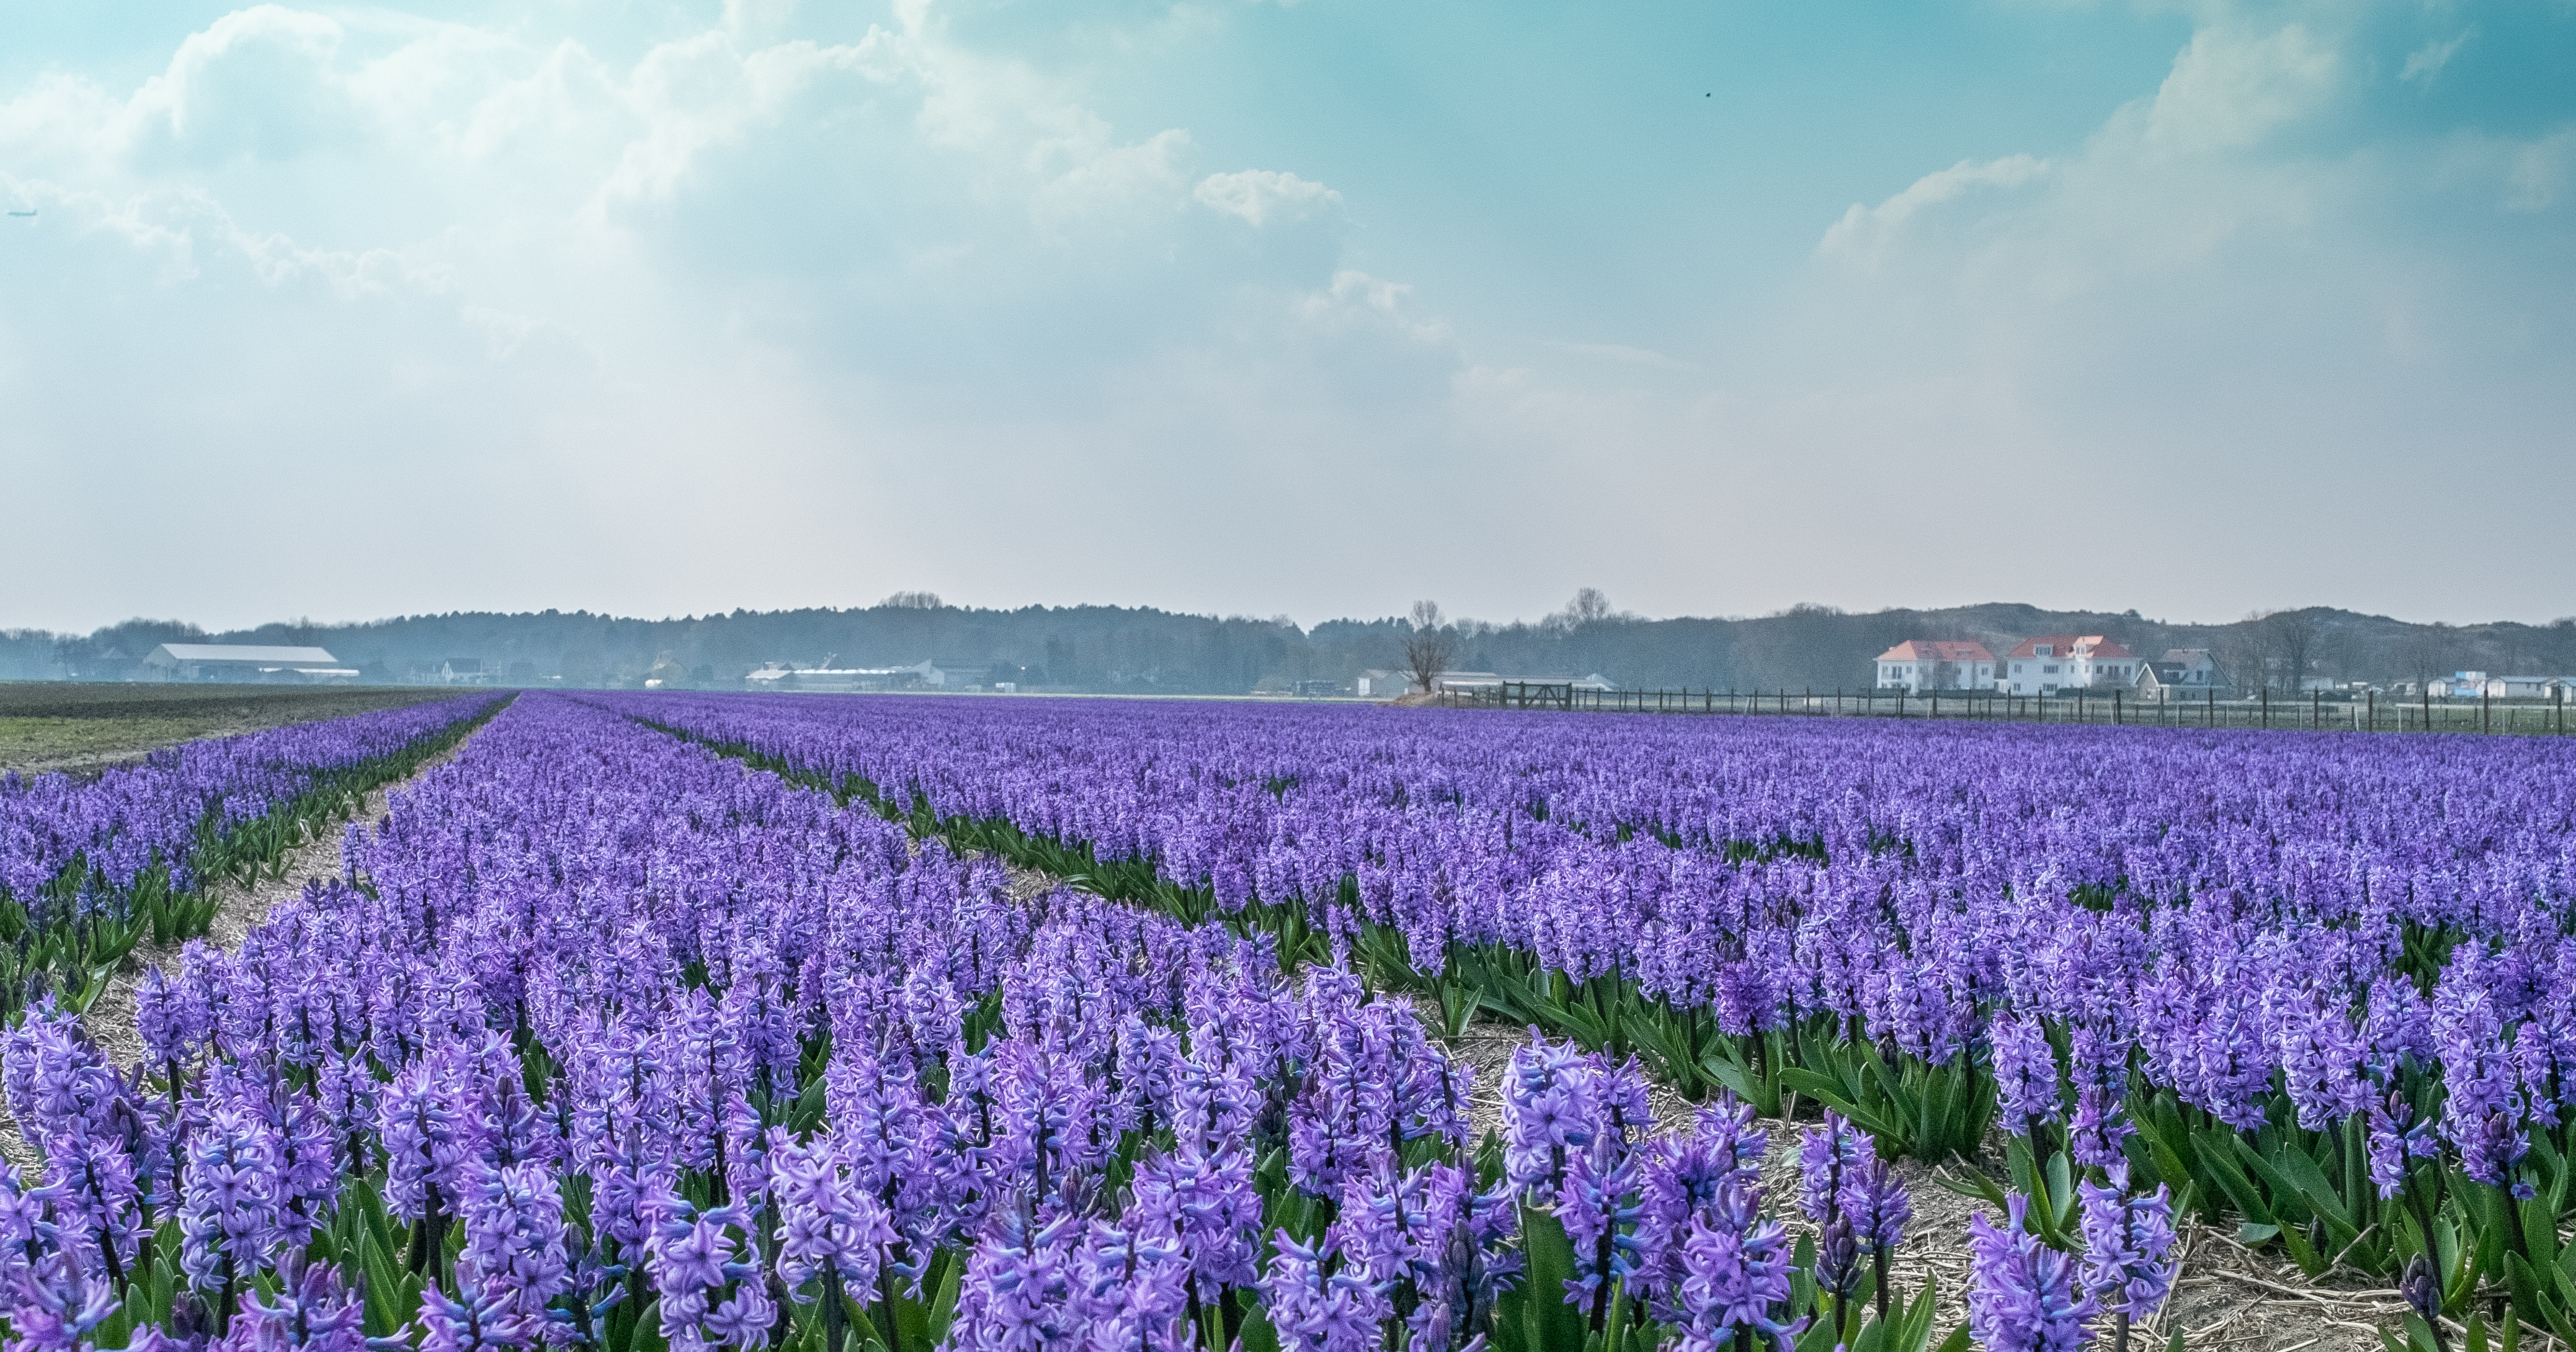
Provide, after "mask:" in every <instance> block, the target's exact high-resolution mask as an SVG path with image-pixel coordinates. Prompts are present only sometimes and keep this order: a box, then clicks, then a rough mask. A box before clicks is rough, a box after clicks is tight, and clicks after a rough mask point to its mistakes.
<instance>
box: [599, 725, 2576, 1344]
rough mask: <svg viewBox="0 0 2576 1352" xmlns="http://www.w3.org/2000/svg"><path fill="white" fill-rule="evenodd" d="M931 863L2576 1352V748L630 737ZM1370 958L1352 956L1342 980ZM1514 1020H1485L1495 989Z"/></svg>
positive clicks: (1495, 733) (1713, 739)
mask: <svg viewBox="0 0 2576 1352" xmlns="http://www.w3.org/2000/svg"><path fill="white" fill-rule="evenodd" d="M607 703H608V705H609V707H612V708H615V709H617V710H619V711H622V712H625V713H627V714H628V715H630V716H632V717H636V718H639V719H643V720H646V721H649V722H651V723H653V724H654V725H656V726H661V727H665V728H670V729H674V730H677V731H680V732H682V733H684V734H686V735H689V736H691V737H694V738H697V739H700V740H701V741H703V742H705V743H707V744H710V745H714V746H718V747H720V748H723V749H725V750H727V751H729V752H732V753H734V754H738V755H743V756H746V757H749V758H751V759H753V760H754V761H755V762H757V763H760V764H765V765H769V766H772V767H774V768H776V769H778V770H780V771H782V772H784V773H787V774H790V775H793V776H795V777H798V778H800V779H802V780H804V781H806V782H810V783H815V784H820V785H825V786H828V787H831V788H832V789H834V790H835V791H836V792H838V793H841V794H842V795H844V796H845V797H849V798H852V799H853V800H857V799H865V800H867V801H871V802H874V803H876V804H877V805H879V806H880V807H881V808H882V809H883V810H884V811H885V812H886V813H887V814H888V815H890V816H893V817H897V818H900V819H903V820H905V821H907V822H909V823H910V824H911V825H912V826H913V827H914V828H915V830H916V831H917V832H921V833H937V834H944V835H946V836H948V837H949V838H951V839H958V840H964V841H967V842H970V843H976V844H982V845H987V846H990V847H992V848H996V849H1000V850H1003V851H1005V852H1007V853H1012V854H1015V855H1017V856H1019V857H1020V858H1021V859H1022V861H1023V862H1028V863H1032V864H1038V865H1046V866H1053V867H1058V868H1062V869H1064V870H1066V871H1067V872H1068V873H1070V874H1074V875H1077V876H1081V877H1084V878H1085V879H1086V880H1087V881H1089V882H1091V883H1092V884H1093V885H1097V886H1105V887H1106V890H1108V891H1110V892H1112V893H1113V894H1118V895H1129V896H1134V897H1137V898H1139V899H1148V900H1155V899H1159V901H1160V902H1161V903H1162V904H1163V905H1165V907H1166V909H1179V910H1181V911H1183V912H1184V913H1190V914H1200V913H1204V914H1209V915H1221V916H1234V917H1238V918H1247V917H1249V918H1257V920H1258V924H1257V925H1252V926H1247V925H1246V924H1243V923H1237V924H1236V926H1235V927H1236V928H1237V929H1238V930H1242V931H1247V932H1250V931H1251V930H1253V929H1257V928H1260V927H1264V926H1266V927H1268V928H1269V929H1270V930H1272V931H1274V932H1282V933H1294V932H1296V931H1295V930H1292V929H1289V928H1287V927H1286V926H1284V925H1283V923H1282V921H1281V919H1280V917H1281V916H1282V914H1283V913H1293V917H1294V919H1295V921H1296V922H1297V924H1298V925H1300V926H1304V927H1310V928H1311V929H1312V931H1314V932H1315V933H1317V934H1318V935H1321V936H1325V937H1326V938H1327V939H1328V940H1329V948H1330V950H1331V951H1332V952H1335V953H1338V954H1342V955H1346V956H1348V957H1350V958H1351V959H1352V960H1353V961H1354V962H1356V963H1358V964H1360V965H1361V966H1362V967H1363V969H1365V970H1371V971H1373V972H1374V973H1375V974H1376V975H1377V976H1378V977H1379V978H1380V979H1390V980H1391V979H1398V978H1402V977H1406V976H1410V977H1411V978H1412V979H1414V980H1415V981H1416V982H1417V983H1418V984H1421V985H1422V987H1423V989H1425V990H1441V991H1444V992H1446V993H1444V994H1443V997H1442V998H1443V1001H1444V1007H1445V1008H1447V1009H1449V1010H1451V1011H1452V1012H1453V1013H1454V1012H1457V1011H1459V1010H1461V1009H1464V1010H1467V1011H1472V1010H1475V1009H1478V1008H1482V1009H1484V1010H1486V1011H1488V1012H1499V1013H1501V1014H1502V1015H1504V1016H1505V1017H1506V1018H1508V1019H1509V1020H1511V1021H1513V1022H1522V1021H1535V1022H1538V1023H1540V1024H1542V1025H1545V1026H1547V1027H1549V1028H1550V1029H1551V1030H1552V1031H1556V1032H1560V1033H1563V1034H1565V1035H1568V1036H1572V1037H1575V1038H1577V1039H1579V1040H1581V1041H1582V1042H1583V1043H1584V1044H1586V1045H1587V1046H1595V1047H1605V1048H1607V1049H1609V1050H1611V1051H1613V1052H1614V1053H1615V1052H1625V1051H1628V1050H1632V1049H1633V1050H1636V1051H1638V1052H1640V1053H1641V1054H1643V1055H1644V1056H1645V1058H1646V1062H1647V1064H1648V1065H1649V1066H1650V1068H1652V1069H1653V1070H1654V1072H1655V1073H1656V1074H1657V1075H1659V1076H1662V1077H1664V1078H1667V1079H1668V1080H1669V1081H1670V1082H1671V1083H1673V1084H1674V1085H1675V1086H1676V1087H1677V1088H1680V1089H1682V1090H1683V1091H1684V1092H1686V1093H1688V1094H1690V1095H1691V1096H1693V1097H1705V1096H1707V1095H1709V1094H1712V1093H1714V1092H1716V1091H1717V1090H1718V1089H1720V1088H1726V1089H1733V1090H1736V1091H1738V1092H1741V1093H1743V1094H1744V1095H1745V1096H1746V1097H1747V1098H1748V1099H1750V1100H1752V1101H1754V1102H1755V1103H1756V1104H1757V1105H1758V1106H1759V1107H1760V1108H1761V1109H1762V1110H1763V1111H1764V1112H1766V1113H1770V1112H1776V1111H1785V1110H1792V1109H1794V1108H1795V1106H1796V1105H1797V1104H1798V1103H1799V1102H1800V1101H1801V1099H1802V1098H1803V1099H1805V1100H1808V1101H1814V1100H1822V1101H1823V1102H1824V1103H1825V1104H1827V1105H1829V1106H1832V1107H1834V1108H1837V1109H1840V1110H1843V1111H1845V1112H1848V1113H1849V1114H1851V1115H1852V1116H1853V1117H1854V1118H1855V1120H1860V1121H1864V1122H1866V1123H1867V1124H1868V1125H1869V1126H1871V1127H1872V1128H1873V1129H1875V1130H1876V1131H1877V1132H1878V1136H1879V1141H1878V1144H1879V1146H1880V1148H1881V1149H1882V1150H1884V1151H1888V1152H1891V1153H1901V1154H1913V1155H1917V1156H1921V1157H1924V1158H1926V1159H1927V1160H1938V1159H1944V1158H1949V1157H1952V1156H1964V1157H1967V1158H1968V1159H1969V1161H1970V1162H1972V1163H1973V1162H1977V1161H1978V1160H1980V1159H1991V1157H1990V1156H1987V1155H1986V1154H1985V1153H1984V1152H1985V1151H1986V1150H1988V1149H1989V1148H1990V1139H1991V1138H1989V1136H1988V1128H1989V1123H1991V1124H1992V1125H1993V1126H1994V1127H1996V1128H1999V1129H2000V1132H2001V1133H2002V1134H2003V1135H2004V1136H2005V1137H2007V1138H2008V1140H2007V1143H2006V1146H2005V1148H2004V1149H2003V1150H2002V1151H2001V1152H2000V1153H2001V1156H2002V1161H2001V1163H2000V1166H1999V1167H1997V1168H1995V1169H1993V1170H1991V1171H1990V1172H1995V1173H1998V1174H2000V1175H2001V1176H2002V1182H2001V1183H2000V1184H1999V1185H1998V1186H1995V1187H1990V1188H1985V1189H1983V1191H1984V1192H1986V1193H1987V1194H1988V1195H1989V1196H1991V1197H1992V1198H1993V1199H1994V1200H1995V1201H1997V1202H1998V1204H2000V1203H2001V1202H2002V1201H2003V1200H2004V1199H2003V1197H2002V1193H2004V1192H2006V1191H2013V1192H2021V1193H2025V1194H2029V1195H2030V1196H2031V1197H2032V1199H2033V1205H2032V1206H2031V1211H2032V1218H2031V1220H2030V1223H2029V1224H2030V1229H2031V1230H2032V1231H2033V1232H2035V1233H2037V1234H2039V1235H2041V1236H2042V1237H2043V1239H2044V1240H2045V1241H2046V1242H2047V1243H2048V1244H2051V1245H2055V1246H2059V1247H2062V1248H2065V1249H2067V1250H2069V1251H2074V1250H2075V1249H2076V1248H2077V1247H2078V1245H2077V1243H2076V1241H2077V1239H2078V1234H2077V1231H2078V1229H2079V1226H2078V1224H2077V1218H2076V1216H2075V1213H2074V1207H2075V1206H2076V1204H2077V1199H2076V1196H2075V1194H2080V1193H2081V1192H2082V1191H2083V1189H2084V1188H2086V1187H2088V1186H2089V1187H2116V1186H2117V1185H2118V1182H2119V1180H2120V1179H2121V1178H2122V1177H2123V1176H2126V1177H2128V1178H2131V1179H2134V1180H2136V1181H2137V1183H2138V1185H2139V1186H2142V1187H2143V1186H2148V1185H2162V1186H2166V1187H2169V1188H2170V1189H2171V1190H2172V1192H2173V1194H2174V1195H2175V1196H2176V1197H2177V1198H2178V1200H2179V1201H2180V1204H2181V1205H2182V1206H2183V1207H2184V1208H2185V1209H2186V1210H2191V1211H2196V1212H2199V1213H2201V1214H2203V1215H2205V1217H2206V1218H2207V1219H2208V1220H2210V1221H2212V1222H2214V1223H2223V1224H2225V1225H2228V1226H2230V1227H2240V1228H2241V1233H2242V1234H2243V1235H2244V1236H2245V1237H2246V1238H2247V1239H2249V1240H2251V1241H2253V1242H2256V1243H2258V1244H2266V1245H2273V1246H2277V1247H2278V1248H2279V1249H2280V1250H2281V1251H2282V1252H2283V1253H2284V1254H2285V1256H2287V1257H2289V1258H2291V1259H2294V1260H2295V1261H2296V1262H2298V1263H2299V1264H2300V1265H2301V1266H2302V1267H2304V1268H2305V1269H2306V1270H2307V1271H2308V1272H2309V1273H2311V1274H2313V1275H2315V1276H2318V1277H2327V1276H2329V1275H2337V1276H2338V1277H2339V1279H2342V1280H2367V1281H2369V1282H2373V1283H2376V1284H2378V1285H2380V1286H2383V1287H2385V1286H2389V1285H2399V1284H2402V1286H2403V1288H2404V1289H2405V1290H2406V1292H2407V1293H2408V1296H2409V1298H2410V1300H2411V1301H2412V1303H2413V1304H2414V1305H2415V1307H2416V1308H2417V1310H2418V1311H2419V1312H2421V1314H2422V1315H2424V1316H2426V1317H2427V1318H2425V1319H2422V1320H2418V1321H2416V1322H2415V1323H2414V1324H2413V1326H2412V1327H2413V1333H2414V1336H2415V1337H2416V1338H2417V1340H2418V1341H2419V1342H2428V1343H2429V1342H2431V1341H2434V1340H2437V1339H2439V1338H2441V1336H2442V1335H2441V1332H2440V1320H2439V1319H2438V1318H2431V1317H2430V1316H2434V1315H2438V1314H2440V1313H2442V1312H2445V1311H2447V1312H2448V1313H2449V1314H2450V1315H2451V1316H2453V1317H2455V1318H2457V1317H2466V1316H2470V1315H2476V1314H2480V1313H2485V1314H2487V1315H2489V1316H2492V1315H2493V1313H2494V1311H2495V1310H2496V1308H2497V1306H2498V1305H2500V1304H2501V1305H2508V1306H2510V1308H2511V1311H2512V1313H2513V1314H2514V1315H2515V1316H2516V1317H2518V1318H2520V1319H2521V1320H2524V1321H2527V1322H2528V1323H2530V1324H2532V1325H2535V1326H2539V1327H2545V1328H2549V1329H2551V1330H2552V1331H2554V1332H2556V1333H2558V1334H2559V1335H2560V1336H2561V1337H2562V1338H2567V1339H2570V1340H2572V1341H2576V1327H2571V1324H2570V1321H2569V1319H2568V1310H2569V1309H2570V1307H2571V1306H2576V1250H2570V1249H2569V1248H2568V1247H2567V1246H2565V1245H2564V1244H2563V1242H2562V1241H2561V1238H2560V1237H2561V1235H2562V1234H2563V1233H2564V1231H2565V1229H2566V1226H2567V1222H2568V1220H2569V1219H2570V1215H2571V1210H2572V1209H2576V1195H2571V1193H2576V1188H2571V1186H2570V1171H2569V1170H2567V1169H2566V1167H2565V1165H2564V1162H2563V1161H2564V1157H2565V1155H2566V1152H2567V1150H2568V1148H2569V1145H2570V1141H2569V1127H2568V1125H2567V1120H2566V1119H2567V1115H2568V1111H2567V1110H2568V1109H2569V1107H2570V1106H2571V1105H2576V941H2571V939H2570V937H2569V934H2570V929H2571V916H2570V905H2571V901H2576V748H2569V747H2567V746H2565V745H2564V744H2561V743H2557V742H2552V741H2547V740H2531V741H2513V740H2501V739H2497V740H2488V739H2472V738H2453V737H2441V736H2426V737H2418V738H2407V739H2397V738H2359V737H2347V736H2339V735H2334V734H2263V733H2252V732H2244V733H2228V732H2202V731H2179V730H2152V729H2109V728H2085V729H2074V728H2027V727H1973V726H1940V727H1933V726H1927V725H1923V724H1917V723H1907V724H1898V723H1892V722H1875V723H1874V722H1865V721H1859V720H1842V721H1823V720H1818V721H1806V720H1791V719H1782V720H1708V721H1700V720H1649V719H1636V720H1621V719H1607V718H1600V717H1591V716H1581V715H1577V716H1558V715H1529V716H1513V717H1496V716H1492V715H1486V714H1475V713H1466V712H1443V711H1406V712H1403V713H1395V712H1391V711H1386V710H1378V709H1353V708H1341V709H1325V708H1315V707H1281V706H1264V705H1258V704H1248V703H1247V704H1228V705H1208V704H1184V703H1141V702H1140V703H1111V702H1074V701H1065V702H1051V701H1029V700H1010V701H971V700H920V699H861V698H825V697H793V698H791V697H756V698H733V699H721V698H709V697H693V696H676V697H668V698H659V699H655V698H644V697H631V696H629V697H610V698H609V699H608V700H607ZM1326 946H1327V945H1326V943H1325V942H1324V941H1323V940H1318V941H1317V943H1316V944H1315V945H1314V947H1315V948H1316V949H1317V950H1318V951H1321V950H1322V949H1323V948H1325V947H1326ZM1458 985H1464V986H1467V987H1470V988H1473V989H1472V993H1471V995H1470V997H1469V998H1468V999H1467V1000H1465V1001H1464V1002H1463V1004H1462V1003H1461V1002H1460V1001H1459V1000H1457V999H1455V998H1454V995H1455V990H1454V987H1455V986H1458Z"/></svg>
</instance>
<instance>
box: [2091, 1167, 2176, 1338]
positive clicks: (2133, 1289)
mask: <svg viewBox="0 0 2576 1352" xmlns="http://www.w3.org/2000/svg"><path fill="white" fill-rule="evenodd" d="M2082 1192H2083V1197H2084V1271H2083V1280H2084V1288H2085V1290H2086V1291H2087V1292H2088V1293H2090V1295H2091V1297H2092V1299H2093V1301H2094V1304H2095V1305H2096V1306H2097V1307H2098V1308H2099V1309H2102V1310H2105V1311H2108V1312H2110V1314H2111V1329H2112V1340H2111V1341H2112V1352H2129V1329H2130V1326H2131V1325H2132V1324H2133V1323H2134V1322H2136V1321H2138V1320H2141V1319H2148V1318H2152V1317H2153V1316H2154V1315H2155V1313H2156V1311H2157V1309H2158V1308H2160V1307H2161V1306H2162V1305H2163V1304H2164V1300H2165V1293H2166V1292H2168V1291H2170V1290H2171V1289H2172V1287H2173V1276H2174V1273H2173V1260H2172V1257H2171V1253H2172V1250H2173V1242H2174V1229H2173V1197H2172V1193H2171V1190H2170V1189H2168V1188H2167V1187H2166V1186H2165V1185H2164V1184H2162V1183H2159V1184H2157V1185H2156V1190H2155V1191H2154V1192H2153V1193H2136V1192H2131V1191H2130V1190H2129V1171H2128V1170H2127V1168H2125V1167H2118V1168H2114V1169H2113V1170H2111V1172H2110V1179H2109V1182H2108V1183H2106V1184H2095V1183H2091V1182H2087V1183H2085V1184H2083V1185H2082Z"/></svg>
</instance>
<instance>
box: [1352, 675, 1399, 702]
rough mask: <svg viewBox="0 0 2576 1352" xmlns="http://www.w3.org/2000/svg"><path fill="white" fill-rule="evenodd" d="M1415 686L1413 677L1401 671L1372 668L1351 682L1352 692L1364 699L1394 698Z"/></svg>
mask: <svg viewBox="0 0 2576 1352" xmlns="http://www.w3.org/2000/svg"><path fill="white" fill-rule="evenodd" d="M1412 688H1413V677H1412V675H1411V674H1410V673H1407V672H1401V671H1386V670H1382V669H1377V668H1372V669H1370V670H1367V671H1363V672H1361V673H1360V674H1359V676H1358V677H1357V678H1356V679H1354V680H1353V681H1352V682H1351V693H1352V694H1355V695H1357V696H1359V697H1360V698H1362V699H1393V698H1395V697H1396V696H1398V695H1401V694H1403V693H1404V692H1406V691H1408V690H1411V689H1412Z"/></svg>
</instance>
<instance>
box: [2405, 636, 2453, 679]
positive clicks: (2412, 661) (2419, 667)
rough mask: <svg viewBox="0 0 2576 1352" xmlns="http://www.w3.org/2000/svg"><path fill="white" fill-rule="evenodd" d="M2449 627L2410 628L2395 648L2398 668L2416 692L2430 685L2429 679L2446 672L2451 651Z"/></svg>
mask: <svg viewBox="0 0 2576 1352" xmlns="http://www.w3.org/2000/svg"><path fill="white" fill-rule="evenodd" d="M2452 642H2453V640H2452V636H2451V626H2449V625H2447V624H2439V623H2436V624H2429V625H2420V626H2417V627H2415V628H2413V629H2410V630H2408V631H2407V633H2406V637H2405V638H2403V639H2401V640H2399V642H2398V645H2397V664H2398V668H2399V669H2400V670H2402V671H2404V672H2405V673H2406V674H2407V675H2408V676H2409V677H2411V678H2413V680H2414V682H2415V688H2416V689H2418V690H2421V689H2423V688H2424V687H2426V686H2428V685H2430V684H2432V683H2433V678H2434V677H2436V676H2439V675H2442V674H2443V673H2445V672H2447V671H2449V670H2450V669H2451V667H2450V661H2451V649H2452Z"/></svg>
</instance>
